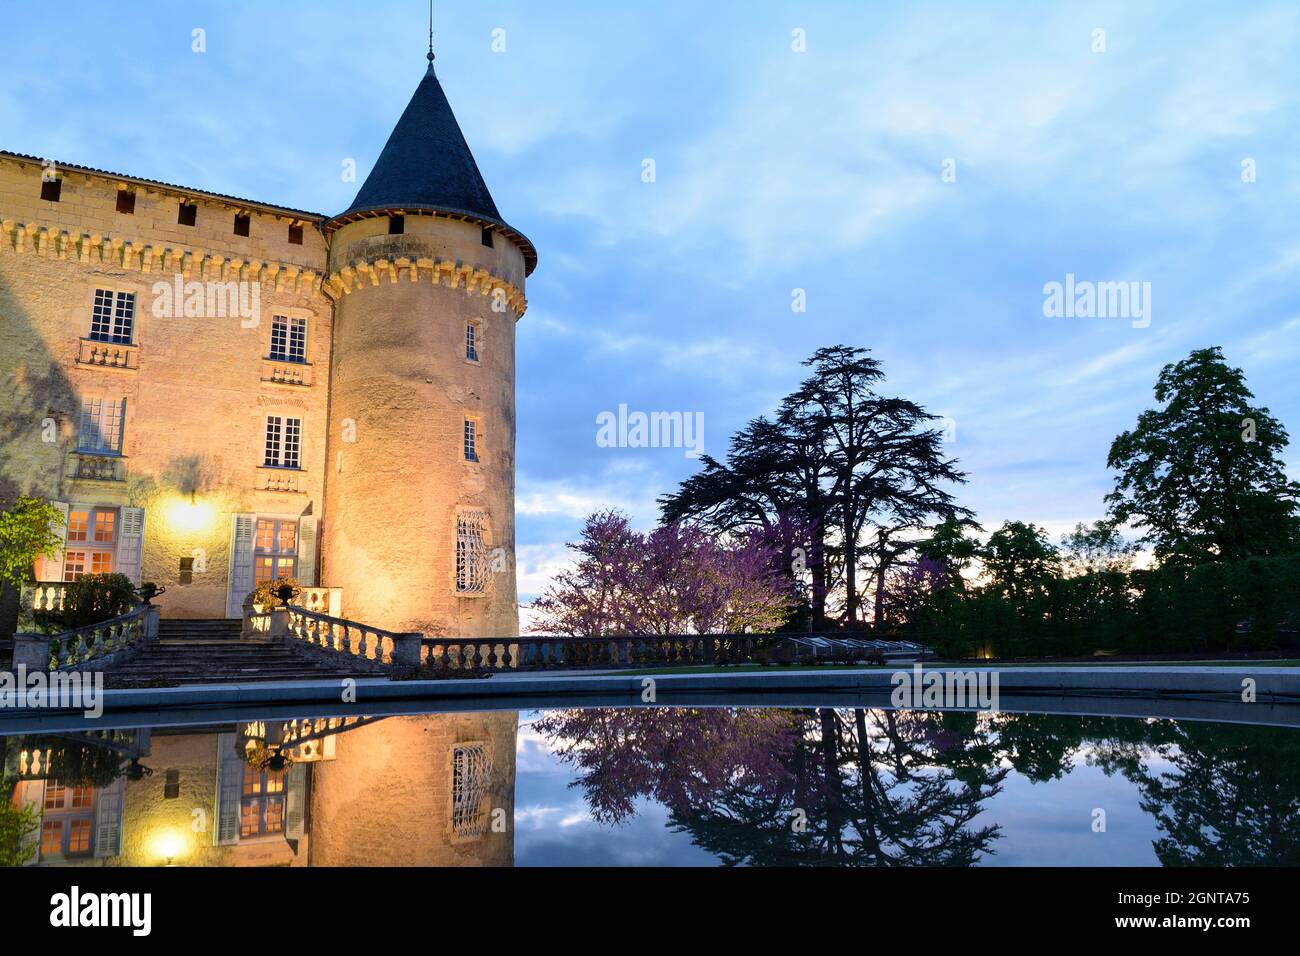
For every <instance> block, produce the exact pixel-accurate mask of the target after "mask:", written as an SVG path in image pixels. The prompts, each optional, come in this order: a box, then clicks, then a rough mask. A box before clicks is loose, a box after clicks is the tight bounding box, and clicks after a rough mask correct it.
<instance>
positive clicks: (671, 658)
mask: <svg viewBox="0 0 1300 956" xmlns="http://www.w3.org/2000/svg"><path fill="white" fill-rule="evenodd" d="M770 643H772V637H771V636H770V635H749V634H669V635H661V636H654V635H643V636H637V637H631V636H628V637H591V638H588V637H499V638H480V639H477V640H466V639H457V638H441V637H426V638H424V640H423V641H422V642H421V651H420V661H421V663H422V664H428V665H430V666H431V667H433V668H435V669H440V670H441V669H445V670H461V669H464V670H550V669H560V668H582V667H596V668H620V667H648V666H663V665H689V664H746V663H756V662H760V661H762V660H763V655H762V648H763V647H764V646H765V645H766V644H770Z"/></svg>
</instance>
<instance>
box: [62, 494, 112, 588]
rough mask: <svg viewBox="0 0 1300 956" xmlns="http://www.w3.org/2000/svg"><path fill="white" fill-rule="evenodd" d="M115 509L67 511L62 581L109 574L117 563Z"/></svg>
mask: <svg viewBox="0 0 1300 956" xmlns="http://www.w3.org/2000/svg"><path fill="white" fill-rule="evenodd" d="M117 517H118V515H117V509H116V508H91V507H87V506H83V505H73V507H72V508H71V509H70V510H69V511H68V524H67V529H68V530H67V550H66V551H65V553H64V556H63V580H64V581H75V580H77V578H79V577H81V576H82V575H83V574H110V573H112V571H113V566H114V564H115V563H116V562H115V560H114V555H115V554H116V547H117V525H118V521H117Z"/></svg>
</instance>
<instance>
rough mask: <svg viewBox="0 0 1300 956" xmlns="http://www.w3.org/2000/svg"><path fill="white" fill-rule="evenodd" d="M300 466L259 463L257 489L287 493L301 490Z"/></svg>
mask: <svg viewBox="0 0 1300 956" xmlns="http://www.w3.org/2000/svg"><path fill="white" fill-rule="evenodd" d="M304 474H305V472H304V471H303V470H302V469H301V468H277V467H275V466H274V465H259V466H258V468H257V484H256V486H255V487H256V488H257V490H258V491H278V492H287V493H289V494H297V493H300V492H302V490H303V488H302V476H303V475H304Z"/></svg>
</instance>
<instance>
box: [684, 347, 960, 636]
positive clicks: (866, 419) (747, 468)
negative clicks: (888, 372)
mask: <svg viewBox="0 0 1300 956" xmlns="http://www.w3.org/2000/svg"><path fill="white" fill-rule="evenodd" d="M803 364H804V365H805V366H808V367H810V368H811V369H812V374H811V375H810V376H809V377H808V378H807V379H805V380H804V382H803V383H802V384H801V385H800V387H799V388H798V389H797V390H796V391H795V392H793V393H792V394H790V395H788V396H786V398H785V399H784V400H783V401H782V402H781V404H780V407H779V409H778V412H777V414H776V416H775V419H774V420H771V421H769V420H768V419H764V418H760V419H756V420H755V421H753V422H751V423H750V424H749V425H748V426H746V428H745V429H743V430H742V431H741V432H740V433H738V434H737V435H736V436H734V437H733V439H732V442H731V447H730V451H729V453H728V456H727V462H726V463H725V464H723V463H720V462H717V461H714V460H712V459H706V460H705V462H704V470H703V471H702V472H700V473H699V474H697V475H695V476H693V477H691V478H689V479H687V480H686V481H685V482H683V483H682V486H681V488H680V489H679V491H678V492H677V493H675V494H671V495H667V496H665V497H664V498H662V499H660V504H661V506H662V508H663V514H664V519H665V520H668V521H671V520H676V519H680V518H691V519H694V520H699V521H703V522H705V523H707V524H710V525H711V526H714V527H716V528H718V529H721V530H727V531H730V530H734V529H735V528H736V527H741V526H755V525H761V526H763V527H767V528H770V527H772V526H773V525H774V524H775V523H776V521H777V520H778V519H779V518H780V517H781V516H782V515H790V516H794V517H795V518H797V519H798V520H797V522H796V526H798V527H800V528H804V529H807V530H808V531H809V533H810V535H811V538H812V549H811V551H810V553H809V555H808V557H809V560H808V569H809V571H810V572H811V576H812V579H813V582H812V592H813V593H812V605H813V606H812V611H813V615H812V616H813V624H814V626H815V627H820V626H822V624H823V623H824V620H825V618H826V617H827V614H828V612H827V608H826V598H827V595H828V594H830V593H831V592H832V591H836V590H839V591H842V593H843V595H844V611H843V619H844V621H845V622H846V623H847V624H848V625H849V626H850V627H852V626H854V625H856V624H858V623H860V621H861V618H862V615H861V613H860V607H861V603H862V595H861V593H860V588H859V586H858V572H859V569H860V568H861V567H863V566H864V564H867V562H864V560H863V559H864V555H865V556H869V557H870V558H872V559H873V560H874V563H872V564H870V565H869V566H870V567H871V568H872V570H873V572H874V577H875V580H876V590H877V592H878V593H882V592H881V587H880V585H881V582H883V580H884V578H885V576H886V575H887V574H888V571H889V568H890V566H891V565H892V563H893V562H894V561H896V560H898V559H899V557H900V556H901V555H903V554H905V553H906V551H907V550H908V549H909V548H910V547H911V543H910V541H909V540H908V535H910V534H913V533H914V532H915V531H916V530H917V529H919V528H923V527H925V526H926V525H928V524H929V523H930V522H931V521H933V520H935V519H938V520H945V519H949V518H953V519H960V518H967V517H969V515H970V512H968V511H966V510H965V509H963V508H960V507H958V506H957V505H956V504H954V502H953V498H952V496H951V495H950V494H949V493H948V492H947V491H946V490H945V489H944V487H943V486H944V485H945V484H947V483H960V482H962V481H964V480H965V475H964V474H963V473H962V472H960V471H958V470H957V468H956V463H955V461H953V460H951V459H947V458H945V457H944V456H943V454H942V444H943V440H942V433H941V432H940V431H939V429H937V428H932V427H930V423H931V422H933V421H936V420H937V417H936V416H934V415H931V414H929V413H928V412H926V411H925V409H924V408H922V407H921V406H920V405H917V404H916V403H914V402H910V401H907V400H905V399H901V398H885V397H882V396H881V395H879V394H877V393H876V391H875V386H876V384H877V383H878V382H879V381H880V380H881V379H882V378H883V376H884V373H883V372H882V371H881V367H880V363H879V362H877V361H876V360H875V359H874V358H872V357H871V356H870V355H869V354H868V350H866V349H861V348H851V347H848V346H843V345H836V346H832V347H829V348H823V349H818V350H817V351H816V352H815V353H814V354H813V355H812V357H811V358H809V359H807V360H806V361H805V362H804V363H803ZM869 528H873V529H874V531H873V532H872V533H871V534H868V529H869Z"/></svg>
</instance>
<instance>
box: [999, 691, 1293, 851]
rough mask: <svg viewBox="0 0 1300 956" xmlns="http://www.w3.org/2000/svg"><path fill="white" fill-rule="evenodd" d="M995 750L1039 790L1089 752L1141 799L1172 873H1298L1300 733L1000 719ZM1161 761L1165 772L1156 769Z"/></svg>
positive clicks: (1037, 717) (1164, 723) (1103, 720)
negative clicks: (1248, 869)
mask: <svg viewBox="0 0 1300 956" xmlns="http://www.w3.org/2000/svg"><path fill="white" fill-rule="evenodd" d="M995 726H996V729H997V739H998V749H999V752H1000V756H1002V757H1003V758H1005V759H1006V760H1007V761H1008V762H1009V763H1010V764H1011V765H1012V766H1013V767H1015V769H1016V770H1017V771H1018V772H1020V773H1022V774H1024V775H1025V776H1026V777H1028V778H1029V779H1031V780H1034V781H1045V780H1052V779H1057V778H1060V777H1062V776H1064V775H1065V774H1067V773H1068V772H1069V771H1070V769H1071V768H1072V766H1073V764H1072V762H1071V761H1072V758H1073V757H1074V756H1075V755H1076V754H1079V753H1080V752H1083V751H1086V753H1087V762H1088V763H1089V764H1091V765H1093V766H1097V767H1100V768H1101V769H1102V770H1103V771H1104V772H1105V773H1106V774H1107V776H1109V775H1111V774H1114V773H1117V772H1118V773H1120V774H1122V775H1123V776H1124V778H1125V779H1127V780H1129V781H1131V782H1132V783H1133V784H1134V785H1135V786H1137V787H1138V790H1139V792H1140V795H1141V807H1142V809H1143V810H1144V811H1145V812H1147V813H1149V814H1151V816H1152V817H1153V818H1154V819H1155V821H1156V825H1157V826H1158V827H1159V829H1160V832H1161V834H1162V836H1160V837H1159V838H1157V840H1156V841H1155V851H1156V855H1157V856H1158V857H1159V859H1160V861H1161V862H1162V863H1163V864H1165V865H1166V866H1252V865H1273V866H1279V865H1291V866H1294V865H1297V864H1300V733H1297V732H1296V731H1295V730H1291V729H1287V728H1281V727H1250V726H1247V725H1240V724H1212V723H1202V722H1195V721H1187V722H1184V723H1175V722H1173V721H1168V720H1132V719H1122V718H1113V717H1082V718H1079V717H1063V716H1055V715H1043V714H999V715H998V716H997V717H996V718H995ZM1156 761H1159V762H1160V763H1162V764H1168V769H1165V768H1160V769H1153V768H1152V766H1151V765H1152V764H1153V763H1154V762H1156Z"/></svg>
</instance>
